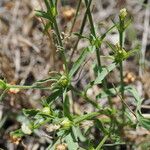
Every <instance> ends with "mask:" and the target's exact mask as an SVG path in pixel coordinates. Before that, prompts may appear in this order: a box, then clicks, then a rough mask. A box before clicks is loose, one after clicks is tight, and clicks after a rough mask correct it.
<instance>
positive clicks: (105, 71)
mask: <svg viewBox="0 0 150 150" xmlns="http://www.w3.org/2000/svg"><path fill="white" fill-rule="evenodd" d="M115 67H116V63H112V64H111V65H109V66H108V67H101V68H98V76H97V78H96V79H95V81H94V84H101V83H102V81H103V79H104V78H105V77H106V76H107V75H108V74H109V73H110V72H111V71H112V70H113V69H114V68H115Z"/></svg>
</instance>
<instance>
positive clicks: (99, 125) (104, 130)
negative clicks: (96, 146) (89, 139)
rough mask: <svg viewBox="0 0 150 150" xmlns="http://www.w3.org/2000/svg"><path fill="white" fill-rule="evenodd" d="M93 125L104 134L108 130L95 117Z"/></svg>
mask: <svg viewBox="0 0 150 150" xmlns="http://www.w3.org/2000/svg"><path fill="white" fill-rule="evenodd" d="M95 125H96V126H97V128H98V129H99V130H101V131H102V132H103V133H104V134H108V131H107V129H106V128H104V125H103V123H102V121H101V120H100V119H95Z"/></svg>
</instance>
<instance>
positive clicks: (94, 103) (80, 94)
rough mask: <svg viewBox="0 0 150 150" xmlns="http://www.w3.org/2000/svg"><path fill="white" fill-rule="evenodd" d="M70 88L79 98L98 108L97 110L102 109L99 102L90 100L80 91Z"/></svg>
mask: <svg viewBox="0 0 150 150" xmlns="http://www.w3.org/2000/svg"><path fill="white" fill-rule="evenodd" d="M70 88H71V89H72V90H73V91H74V92H75V93H76V94H77V95H79V96H81V97H82V98H83V99H84V100H86V101H87V102H89V103H90V104H91V105H93V106H94V107H96V108H97V109H101V107H100V106H99V105H98V104H97V102H95V101H94V100H93V99H91V98H89V97H88V96H86V95H85V94H83V92H81V91H79V90H78V89H76V88H75V87H73V86H72V85H71V86H70Z"/></svg>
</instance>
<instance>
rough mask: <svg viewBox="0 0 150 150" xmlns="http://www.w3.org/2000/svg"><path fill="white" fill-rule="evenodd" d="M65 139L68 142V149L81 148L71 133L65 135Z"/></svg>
mask: <svg viewBox="0 0 150 150" xmlns="http://www.w3.org/2000/svg"><path fill="white" fill-rule="evenodd" d="M65 141H66V143H67V147H68V150H77V149H78V148H79V146H78V143H77V142H76V141H75V139H74V138H73V137H72V134H71V133H69V134H68V135H67V136H66V137H65Z"/></svg>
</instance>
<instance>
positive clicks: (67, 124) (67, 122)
mask: <svg viewBox="0 0 150 150" xmlns="http://www.w3.org/2000/svg"><path fill="white" fill-rule="evenodd" d="M71 124H72V123H71V121H70V120H69V119H68V118H64V120H63V121H62V122H61V124H60V125H61V126H62V128H64V129H69V128H70V127H71Z"/></svg>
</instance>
